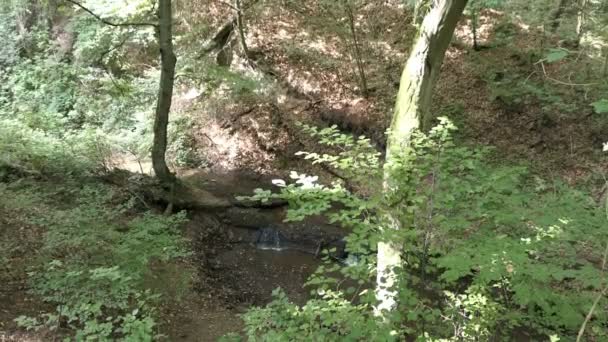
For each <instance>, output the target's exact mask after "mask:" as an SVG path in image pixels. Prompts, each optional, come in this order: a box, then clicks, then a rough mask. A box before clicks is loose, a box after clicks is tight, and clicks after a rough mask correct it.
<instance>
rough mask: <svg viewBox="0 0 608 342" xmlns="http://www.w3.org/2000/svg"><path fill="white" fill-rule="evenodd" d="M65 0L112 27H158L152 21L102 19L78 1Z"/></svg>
mask: <svg viewBox="0 0 608 342" xmlns="http://www.w3.org/2000/svg"><path fill="white" fill-rule="evenodd" d="M64 1H67V2H69V3H72V4H74V5H76V6H78V7H79V8H81V9H82V10H83V11H85V12H87V13H89V14H90V15H91V16H92V17H93V18H95V19H97V20H99V21H100V22H102V23H104V24H106V25H109V26H114V27H125V26H151V27H158V24H154V23H145V22H144V23H137V22H136V23H131V22H124V23H115V22H111V21H109V20H107V19H104V18H102V17H100V16H99V15H97V14H95V13H94V12H93V11H91V10H90V9H88V8H86V7H84V6H83V5H82V4H80V3H79V2H77V1H75V0H64Z"/></svg>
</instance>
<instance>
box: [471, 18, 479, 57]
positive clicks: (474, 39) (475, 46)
mask: <svg viewBox="0 0 608 342" xmlns="http://www.w3.org/2000/svg"><path fill="white" fill-rule="evenodd" d="M477 17H478V13H477V9H473V15H472V18H471V21H472V23H471V24H472V26H473V50H475V51H479V45H478V44H477Z"/></svg>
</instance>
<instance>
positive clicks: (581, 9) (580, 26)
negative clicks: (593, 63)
mask: <svg viewBox="0 0 608 342" xmlns="http://www.w3.org/2000/svg"><path fill="white" fill-rule="evenodd" d="M586 10H587V0H578V14H577V16H576V47H578V46H579V45H580V44H581V40H582V39H583V34H585V24H586V23H585V22H586V20H587V15H586V13H585V11H586Z"/></svg>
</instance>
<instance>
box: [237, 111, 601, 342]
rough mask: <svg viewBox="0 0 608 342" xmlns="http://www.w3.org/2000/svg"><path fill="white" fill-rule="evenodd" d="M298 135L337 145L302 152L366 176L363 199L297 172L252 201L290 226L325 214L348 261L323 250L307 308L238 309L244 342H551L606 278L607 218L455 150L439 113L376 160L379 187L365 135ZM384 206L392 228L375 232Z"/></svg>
mask: <svg viewBox="0 0 608 342" xmlns="http://www.w3.org/2000/svg"><path fill="white" fill-rule="evenodd" d="M304 130H305V131H306V132H308V133H309V134H310V135H312V136H313V137H316V138H318V140H319V141H320V142H321V143H322V144H325V145H331V146H338V147H341V150H342V151H343V152H341V153H339V154H337V155H328V154H323V155H320V154H316V153H302V154H303V155H304V156H305V158H306V159H310V160H312V162H313V163H325V164H327V165H329V166H330V167H334V168H338V169H340V170H341V171H343V172H346V173H348V174H349V175H350V176H351V178H352V179H354V180H355V181H361V182H362V184H367V185H368V186H367V187H365V190H366V191H365V193H361V192H358V191H349V190H347V188H346V187H344V186H343V185H342V184H341V183H339V182H335V183H332V184H331V185H323V184H319V183H318V182H317V177H313V176H309V175H303V174H298V173H296V172H293V173H292V178H293V182H292V183H288V182H285V181H283V180H276V181H275V182H274V183H275V185H277V186H279V189H280V191H279V192H278V193H272V192H270V191H269V190H256V193H255V195H254V196H253V197H254V198H256V199H261V200H268V199H269V198H281V199H284V200H287V201H288V202H289V204H290V208H289V213H288V215H287V220H295V221H298V220H301V219H303V218H305V217H307V216H311V215H318V214H322V215H325V216H327V217H328V218H329V220H330V221H331V222H334V223H337V224H340V225H341V226H343V227H345V228H346V229H348V231H349V232H350V234H349V235H348V237H347V251H348V252H349V253H350V254H351V255H354V256H355V257H356V260H357V262H356V263H349V264H343V263H342V264H340V263H335V262H334V260H333V259H332V258H329V257H328V258H327V259H326V262H327V264H326V265H324V266H322V267H320V268H319V270H318V271H317V272H316V273H315V274H314V275H313V276H312V277H311V278H310V279H309V281H308V283H307V285H308V286H310V287H311V289H312V292H311V294H312V295H313V297H312V299H310V300H309V301H308V302H307V303H306V304H305V305H303V306H299V305H296V304H293V303H291V302H290V301H289V299H288V298H287V297H286V296H285V295H284V294H283V292H281V291H280V290H277V291H276V292H275V299H274V301H273V302H272V303H270V304H269V305H267V306H266V307H263V308H254V309H251V310H250V311H249V312H248V313H246V314H245V315H244V316H243V317H244V320H245V322H246V329H245V332H246V334H247V336H248V339H249V340H252V341H257V340H285V341H288V340H289V341H292V340H300V341H304V340H324V341H327V340H333V341H338V340H345V339H346V340H360V341H368V340H372V341H388V340H403V339H409V338H415V339H416V340H419V341H479V340H513V339H514V338H523V337H522V336H527V337H525V338H531V339H536V338H539V339H543V340H547V339H551V340H552V341H556V340H559V339H560V338H562V339H564V340H570V339H572V338H574V337H575V336H576V334H577V333H578V329H579V327H580V326H581V325H582V324H583V321H584V319H585V316H586V315H587V313H588V311H589V308H590V307H591V304H592V302H593V301H594V298H596V296H597V294H598V293H599V292H600V291H601V289H602V288H603V287H604V286H605V284H606V281H607V279H606V277H605V275H604V272H605V270H602V269H601V267H602V266H601V265H602V258H605V256H604V255H603V254H604V251H605V249H606V243H607V242H608V236H607V234H606V231H605V229H604V228H605V225H606V219H607V218H606V215H605V213H604V212H603V210H602V209H601V208H598V206H597V204H596V203H595V202H594V201H593V200H592V199H591V197H590V196H589V195H588V194H586V193H584V192H582V191H579V190H577V189H573V188H570V187H568V186H567V185H565V184H562V183H558V182H554V183H551V182H548V181H546V180H543V179H541V178H540V177H538V176H536V175H533V174H531V173H530V172H529V171H527V170H526V168H525V167H522V166H495V165H493V164H492V163H489V162H488V158H489V156H490V155H491V154H492V153H495V152H494V151H492V149H490V148H485V147H482V148H466V147H459V146H457V145H455V144H454V143H453V141H452V138H451V135H452V134H451V133H452V131H454V130H455V127H454V126H453V125H452V124H451V123H450V122H449V121H447V120H442V121H441V124H440V125H439V126H438V127H436V128H434V129H433V130H432V131H431V132H430V133H429V134H428V135H425V134H421V133H416V134H415V135H414V138H413V140H412V143H411V148H408V149H405V150H403V151H402V153H401V154H400V155H399V156H397V157H396V158H395V159H394V161H393V162H392V163H390V164H388V165H385V166H384V168H385V169H386V168H388V169H390V170H391V171H392V175H393V176H394V177H395V178H394V180H393V183H391V184H392V185H391V187H390V188H388V189H387V188H383V185H382V182H383V177H382V175H383V167H382V166H380V165H381V164H380V163H379V159H378V158H379V156H378V154H377V152H375V150H374V149H373V148H372V147H371V145H370V144H369V140H368V139H365V138H363V137H361V138H358V139H355V138H353V137H351V136H349V135H345V134H342V133H340V132H338V131H337V130H336V128H335V127H333V128H325V129H317V128H314V127H308V126H304ZM370 190H371V192H370ZM387 213H390V214H391V215H392V216H391V217H393V218H395V219H397V220H398V221H399V223H400V226H401V227H402V228H401V229H400V230H392V229H389V230H386V229H382V227H386V226H387V224H388V223H387V222H386V218H387V216H388V215H387ZM388 240H390V241H392V242H393V243H396V244H398V245H399V246H401V247H402V250H403V264H402V265H401V268H400V269H399V270H397V271H398V274H399V279H400V280H399V282H398V284H399V285H398V287H397V288H396V290H397V292H398V295H399V305H398V308H396V309H395V310H393V311H391V312H385V313H384V315H383V316H382V318H379V317H378V316H377V315H375V314H374V308H375V306H376V298H375V295H374V291H375V289H374V286H373V284H374V281H375V276H376V266H375V264H376V255H375V252H376V245H377V243H378V242H379V241H388ZM602 305H605V303H603V304H602ZM594 314H595V315H594V316H593V319H592V320H590V321H589V322H588V323H587V329H586V334H587V335H586V336H587V338H589V339H594V340H603V339H606V338H608V327H606V325H605V323H604V322H606V320H607V319H608V316H606V315H607V314H606V311H605V310H599V309H598V310H596V311H595V313H594ZM521 334H524V335H521ZM517 336H520V337H517Z"/></svg>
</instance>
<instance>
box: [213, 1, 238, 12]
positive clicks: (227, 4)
mask: <svg viewBox="0 0 608 342" xmlns="http://www.w3.org/2000/svg"><path fill="white" fill-rule="evenodd" d="M216 1H217V3H218V4H222V5H225V6H228V7H230V8H232V9H233V10H234V11H236V12H241V10H240V9H238V8H236V7H235V6H234V5H233V4H231V3H229V2H226V1H222V0H216Z"/></svg>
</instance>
